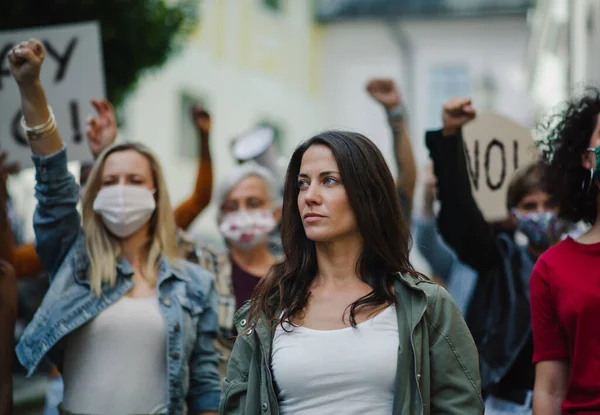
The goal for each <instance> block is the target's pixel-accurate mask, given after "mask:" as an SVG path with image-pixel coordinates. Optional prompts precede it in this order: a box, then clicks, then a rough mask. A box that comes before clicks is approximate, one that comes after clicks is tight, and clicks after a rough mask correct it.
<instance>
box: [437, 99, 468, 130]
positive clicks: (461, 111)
mask: <svg viewBox="0 0 600 415" xmlns="http://www.w3.org/2000/svg"><path fill="white" fill-rule="evenodd" d="M475 115H476V113H475V108H473V105H472V103H471V98H465V97H454V98H450V99H449V100H447V101H446V102H445V103H444V109H443V111H442V120H443V121H444V129H443V133H444V135H454V134H456V133H458V130H460V128H461V127H462V126H463V125H465V124H466V123H467V122H469V121H471V120H472V119H473V118H475Z"/></svg>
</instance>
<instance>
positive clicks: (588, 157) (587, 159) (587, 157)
mask: <svg viewBox="0 0 600 415" xmlns="http://www.w3.org/2000/svg"><path fill="white" fill-rule="evenodd" d="M595 157H596V153H593V152H591V151H585V152H583V153H582V154H581V166H582V167H583V168H584V169H586V170H590V169H593V168H594V167H596V163H595V162H596V160H595ZM593 159H594V160H593Z"/></svg>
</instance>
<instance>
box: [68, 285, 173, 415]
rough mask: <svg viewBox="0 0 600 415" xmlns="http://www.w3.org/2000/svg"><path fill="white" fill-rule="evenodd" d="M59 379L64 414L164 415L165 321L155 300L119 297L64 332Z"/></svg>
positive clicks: (150, 298) (165, 387)
mask: <svg viewBox="0 0 600 415" xmlns="http://www.w3.org/2000/svg"><path fill="white" fill-rule="evenodd" d="M63 379H64V382H65V388H64V390H65V393H64V400H63V407H64V409H66V410H67V411H70V412H74V413H84V414H114V415H123V414H155V413H166V409H167V405H168V390H167V324H166V321H165V320H164V318H163V316H162V314H161V312H160V308H159V304H158V298H157V297H156V296H154V297H147V298H129V297H123V298H121V299H120V300H119V301H117V302H116V303H114V304H113V305H111V306H109V307H108V308H107V309H106V310H104V311H102V312H101V313H100V314H98V316H96V317H95V318H94V319H93V320H91V321H90V322H89V323H87V324H85V325H84V326H82V327H81V328H79V329H77V330H76V331H74V332H73V333H71V334H69V335H68V336H67V339H66V346H65V358H64V367H63Z"/></svg>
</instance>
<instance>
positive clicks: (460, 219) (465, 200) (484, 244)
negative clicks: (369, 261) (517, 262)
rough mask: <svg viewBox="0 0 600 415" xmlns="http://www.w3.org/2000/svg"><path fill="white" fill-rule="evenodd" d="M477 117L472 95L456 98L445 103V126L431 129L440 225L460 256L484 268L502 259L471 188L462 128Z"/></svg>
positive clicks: (428, 136) (429, 141) (428, 138)
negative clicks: (470, 97) (471, 98)
mask: <svg viewBox="0 0 600 415" xmlns="http://www.w3.org/2000/svg"><path fill="white" fill-rule="evenodd" d="M474 117H475V110H474V109H473V107H472V106H471V100H470V99H468V98H453V99H450V100H448V101H447V102H446V103H445V104H444V110H443V118H444V129H443V130H441V131H428V132H427V134H426V138H425V141H426V144H427V148H428V149H429V152H430V156H431V159H432V161H433V168H434V173H435V176H436V177H437V180H438V200H439V201H440V205H441V209H440V212H439V214H438V229H439V231H440V233H441V235H442V237H443V238H444V240H445V241H446V242H447V243H448V245H450V247H451V248H452V249H453V250H454V252H456V254H457V255H458V257H459V259H460V260H461V261H462V262H464V263H465V264H467V265H470V266H471V267H473V268H474V269H475V270H477V271H479V272H482V271H486V270H488V269H489V268H491V267H493V266H494V265H495V264H496V263H497V261H498V260H499V252H498V248H497V246H496V239H495V236H494V233H493V231H492V228H491V227H490V225H489V224H488V223H487V221H486V220H485V218H484V217H483V215H482V213H481V211H480V210H479V207H478V206H477V203H476V202H475V199H474V198H473V193H472V191H471V183H470V179H469V172H468V169H467V160H466V156H465V149H464V144H463V140H462V136H461V135H460V128H461V127H462V125H464V124H465V123H466V122H468V121H470V120H472V119H473V118H474Z"/></svg>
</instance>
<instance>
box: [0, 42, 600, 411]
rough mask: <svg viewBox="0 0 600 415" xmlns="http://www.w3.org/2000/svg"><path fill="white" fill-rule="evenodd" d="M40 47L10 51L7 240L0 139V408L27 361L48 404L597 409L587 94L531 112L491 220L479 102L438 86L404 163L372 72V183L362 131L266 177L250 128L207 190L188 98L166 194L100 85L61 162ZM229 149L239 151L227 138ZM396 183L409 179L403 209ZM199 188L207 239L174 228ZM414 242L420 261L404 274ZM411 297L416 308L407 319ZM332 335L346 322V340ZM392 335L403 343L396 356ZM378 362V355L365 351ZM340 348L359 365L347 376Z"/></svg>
mask: <svg viewBox="0 0 600 415" xmlns="http://www.w3.org/2000/svg"><path fill="white" fill-rule="evenodd" d="M44 56H45V51H44V48H43V46H42V45H41V44H40V43H38V42H37V41H34V40H31V41H28V42H23V43H22V44H20V45H17V47H16V48H15V49H14V50H12V51H11V52H10V53H9V60H10V62H11V71H12V74H13V77H14V78H15V81H16V82H17V83H18V85H19V89H20V92H21V100H22V108H23V114H24V119H23V122H22V126H23V128H24V131H25V133H26V134H27V135H28V138H29V143H30V147H31V151H32V157H33V159H34V164H35V168H36V185H35V186H36V188H35V189H36V198H37V202H38V207H37V209H36V213H35V216H34V218H33V221H34V230H35V235H36V240H35V242H27V241H25V240H24V238H23V236H22V235H23V231H22V229H23V223H22V220H21V219H20V218H19V215H18V214H17V212H15V207H14V205H13V202H12V200H11V196H10V194H9V193H8V190H7V179H8V177H9V176H10V175H16V174H19V166H18V165H16V164H15V163H9V160H10V155H9V154H6V153H2V155H1V156H0V332H1V333H2V334H1V335H0V355H1V357H0V378H1V383H0V385H1V386H0V413H2V414H9V413H11V407H12V388H11V378H12V376H13V375H14V374H15V373H27V374H31V373H33V372H34V371H35V370H37V371H40V372H42V373H47V376H48V378H49V383H48V389H47V395H46V408H45V410H44V414H45V415H51V414H59V413H60V414H82V413H86V414H88V413H89V414H91V413H129V414H130V413H184V412H186V411H187V413H206V414H209V413H216V412H217V411H218V412H219V413H232V414H238V413H239V414H242V413H248V414H250V413H256V414H258V413H279V412H278V411H280V412H281V413H289V414H292V413H298V414H304V413H374V414H379V413H382V414H383V413H403V414H404V413H406V414H408V413H411V414H412V413H424V414H430V413H431V414H442V413H444V414H459V413H461V414H475V413H483V411H484V407H485V412H486V413H488V414H492V415H493V414H527V413H529V414H531V413H534V414H536V415H552V414H562V413H567V414H579V413H599V414H600V377H598V376H597V373H598V371H600V360H599V359H598V357H597V355H598V342H600V334H599V333H600V330H598V329H599V328H600V327H598V323H597V322H596V321H597V319H596V317H595V316H596V314H595V311H597V310H600V301H599V300H598V298H599V295H600V291H599V289H600V271H597V270H599V269H600V267H599V268H595V266H594V263H595V262H596V261H600V259H599V258H600V255H599V254H600V225H597V223H596V217H597V215H598V195H599V192H598V190H599V184H600V173H598V172H599V170H598V168H597V166H598V162H599V160H600V119H599V118H598V115H599V114H600V94H599V93H598V91H596V90H593V89H590V90H587V91H586V92H585V94H584V95H582V96H580V97H577V98H574V99H573V100H572V101H569V102H567V103H565V105H564V107H563V109H562V110H561V111H560V112H558V113H557V114H555V115H554V116H553V118H552V120H551V121H550V122H548V125H547V126H545V128H544V129H543V131H542V133H541V136H542V139H541V142H540V143H541V147H540V148H541V149H542V151H541V157H540V159H539V161H537V162H535V163H533V164H531V165H528V166H523V167H522V168H520V169H519V170H517V172H516V173H515V174H514V175H513V176H512V177H511V180H510V185H509V187H508V191H507V195H506V202H505V203H506V209H507V212H508V216H507V218H506V219H504V220H501V221H496V222H490V221H488V220H486V219H485V218H484V215H483V213H482V212H481V209H480V207H479V206H478V205H477V203H476V201H475V198H474V196H473V191H472V187H471V182H470V178H469V171H468V164H467V159H466V155H465V144H464V142H463V137H462V127H463V126H464V125H466V124H467V123H469V122H471V121H472V120H474V119H475V118H476V117H477V108H475V107H474V106H473V103H472V102H471V100H470V99H469V98H468V97H448V100H447V101H446V103H445V104H444V106H443V108H440V116H441V118H442V121H443V128H442V129H441V130H437V131H428V132H427V133H426V134H425V143H426V146H427V148H428V150H429V154H430V159H431V160H430V163H429V164H428V166H427V168H426V169H424V170H423V171H420V172H418V171H417V167H416V163H415V158H414V156H413V151H412V148H411V142H413V140H415V139H416V138H414V137H410V135H409V130H408V128H407V123H408V121H409V119H408V117H409V115H408V114H409V111H408V109H407V108H405V106H404V103H403V100H402V96H401V93H400V91H399V88H398V86H397V85H396V84H395V82H394V81H392V80H390V79H382V78H374V79H372V80H370V81H369V82H368V84H367V85H365V88H366V91H367V92H368V93H369V94H370V96H371V97H372V98H373V101H374V105H379V106H380V107H381V110H382V111H384V112H385V114H386V115H387V121H388V124H389V131H390V136H391V138H392V140H393V149H394V161H395V163H396V166H395V167H396V170H397V174H396V176H395V177H394V178H393V189H394V191H393V192H389V191H388V190H389V189H391V188H392V187H389V186H388V187H386V186H387V182H386V180H387V178H388V176H390V175H391V173H390V170H389V168H388V167H387V165H385V162H384V161H383V158H382V157H380V153H379V150H377V149H376V147H375V145H373V144H372V143H371V142H370V140H368V138H366V137H362V136H359V135H358V134H354V133H348V132H324V133H323V134H321V135H317V136H316V137H313V138H312V139H310V140H308V141H307V142H306V143H304V144H301V145H300V146H299V148H298V150H296V152H295V153H294V156H292V158H291V159H290V161H289V167H288V169H287V175H283V174H282V171H281V166H280V164H279V163H278V161H277V157H276V155H273V154H272V152H273V149H274V146H273V137H272V131H270V130H269V128H266V127H262V128H257V129H255V130H253V131H252V133H251V134H249V135H247V136H244V137H240V138H239V139H238V140H237V141H238V142H237V143H236V145H235V146H232V157H233V158H235V159H236V161H237V162H238V165H237V166H236V167H235V168H232V169H231V170H230V171H228V172H227V174H226V175H225V176H224V177H221V178H219V180H217V181H216V183H215V185H214V186H213V181H215V180H214V177H213V163H212V159H211V152H210V132H211V112H210V108H205V107H202V106H200V105H196V106H193V107H192V108H190V117H191V119H192V120H193V123H194V126H195V129H196V135H197V143H198V144H197V145H198V148H199V159H198V168H197V174H196V177H195V185H194V188H193V189H190V195H189V197H188V198H187V199H185V200H184V201H183V202H182V203H180V204H179V205H178V206H175V207H173V208H171V204H170V202H169V195H168V189H167V187H166V185H165V182H164V177H163V174H162V170H161V167H160V163H159V162H158V160H157V158H156V156H155V155H154V153H153V152H152V149H149V148H147V147H146V146H144V145H143V144H141V143H137V142H124V143H117V142H116V139H117V135H118V128H117V122H116V117H115V110H114V108H113V106H112V105H111V103H110V102H109V101H108V100H107V99H105V98H98V99H92V100H91V104H92V105H93V107H94V108H95V111H96V113H95V114H94V115H93V116H90V117H89V119H88V121H87V123H88V130H87V143H88V145H89V148H90V150H91V152H92V154H93V156H94V162H93V163H83V164H82V165H81V171H80V180H79V183H77V182H76V181H75V179H74V178H73V177H72V176H71V175H70V173H68V170H67V169H66V161H67V155H66V153H67V152H68V148H67V149H66V150H65V148H64V145H63V144H62V142H61V140H60V136H59V133H58V132H57V130H56V126H55V123H54V115H53V114H52V110H51V104H52V103H47V102H46V98H45V95H44V91H43V87H42V86H41V84H40V83H39V71H40V70H43V66H42V63H43V60H44ZM48 104H50V105H48ZM244 140H246V141H249V140H258V141H259V142H260V143H261V144H260V145H259V146H258V147H260V149H259V150H258V151H250V150H245V149H244V142H243V141H244ZM365 143H367V144H365ZM250 147H252V146H250ZM254 147H255V148H256V145H254ZM322 147H326V148H328V150H327V151H328V152H329V153H326V154H325V153H318V152H317V150H319V149H321V148H322ZM315 149H317V150H315ZM319 151H321V150H319ZM324 160H325V161H324ZM331 160H334V161H333V162H332V161H331ZM327 163H330V164H329V165H328V164H327ZM331 163H333V166H334V167H333V168H330V167H331ZM363 163H364V164H363ZM323 166H325V167H323ZM327 166H329V167H327ZM336 169H337V170H336ZM348 172H352V173H351V174H350V173H348ZM417 174H420V175H422V177H423V178H424V180H423V181H424V192H423V201H422V204H420V206H422V207H421V208H420V209H419V210H418V211H416V210H415V211H413V202H414V200H413V199H414V197H415V194H416V193H415V186H416V182H417ZM345 175H346V176H345ZM390 177H391V176H390ZM390 183H391V182H390ZM336 192H343V195H342V193H336ZM392 193H393V194H392ZM340 195H342V196H340ZM210 203H213V204H215V205H216V206H217V208H218V209H217V213H216V216H215V217H214V221H215V222H216V223H217V225H218V229H219V231H220V234H221V236H222V238H223V241H224V246H225V249H223V248H222V247H217V246H211V245H210V244H207V243H206V242H202V241H203V240H204V239H203V238H201V237H200V236H199V235H196V234H194V233H190V232H189V227H190V225H191V224H192V223H193V222H194V220H195V219H196V218H197V217H198V216H199V215H201V214H203V211H204V210H205V208H206V207H207V206H208V205H209V204H210ZM396 206H397V207H398V210H395V209H396ZM386 209H387V210H386ZM395 212H401V213H398V216H395V215H396V213H395ZM301 215H302V218H301V219H298V220H295V217H296V216H297V217H298V218H300V216H301ZM323 223H324V224H323ZM369 228H370V229H369ZM409 231H410V232H409ZM354 234H356V235H358V236H357V239H356V240H355V239H352V241H353V242H348V241H350V239H349V236H348V235H354ZM307 241H308V242H307ZM340 241H344V242H343V244H342V242H340ZM356 241H359V242H356ZM389 241H396V242H394V243H398V245H394V244H393V243H392V242H389ZM397 241H400V242H397ZM411 241H414V245H412V247H411ZM357 244H358V245H357ZM357 246H358V247H357ZM340 247H341V248H340ZM404 247H406V249H405V248H404ZM411 248H412V249H417V250H419V252H420V253H421V254H422V256H423V257H424V258H425V259H426V261H427V263H428V265H429V267H430V269H431V275H429V276H424V275H422V274H421V273H419V272H417V271H416V270H414V269H413V268H412V266H411V265H410V262H409V261H408V254H409V250H410V249H411ZM405 251H406V252H405ZM350 252H356V255H355V256H348V255H350ZM181 258H183V259H184V260H185V261H183V265H177V264H178V262H177V261H180V259H181ZM349 258H350V259H349ZM355 271H356V272H355ZM327 273H329V274H331V275H338V274H341V275H345V274H353V275H354V274H356V279H352V280H346V279H344V278H346V277H344V278H342V277H339V278H338V279H337V280H336V279H335V277H327V275H329V274H327ZM397 273H400V274H401V276H398V277H395V276H394V275H395V274H397ZM298 275H303V277H302V278H300V277H298ZM328 278H330V279H328ZM395 278H396V279H395ZM399 279H404V280H406V281H404V280H403V281H404V282H399ZM331 281H333V282H331ZM336 281H337V282H336ZM423 281H424V282H423ZM431 281H432V282H433V284H431ZM336 283H337V284H338V285H335V284H336ZM328 284H331V285H328ZM344 284H345V285H344ZM398 284H400V285H398ZM423 284H425V288H423ZM429 284H431V285H432V287H435V289H436V290H437V289H438V287H443V288H440V290H442V291H439V292H438V291H435V293H433V292H434V291H432V290H433V288H429ZM404 285H406V286H410V288H409V289H407V290H406V291H407V294H403V293H404V289H401V288H400V287H401V286H402V287H403V286H404ZM328 287H334V288H332V289H331V290H329V289H328ZM342 287H345V288H342ZM351 288H352V289H351ZM446 291H447V293H448V294H449V296H448V298H446V297H445V296H446V294H445V293H446ZM411 293H412V294H411ZM415 293H424V294H423V295H424V296H425V297H424V298H427V300H428V301H429V303H427V302H426V303H425V309H424V310H423V312H422V313H420V311H419V310H420V309H419V308H418V304H420V303H419V301H420V300H421V298H420V297H418V295H417V294H415ZM432 293H433V294H432ZM403 295H405V296H404V297H403ZM413 295H414V296H413ZM419 295H420V294H419ZM450 298H451V299H450ZM146 300H147V301H146ZM249 300H252V301H251V302H249ZM408 303H410V305H409V304H408ZM438 303H439V306H438V308H436V306H437V304H438ZM338 305H339V307H338ZM390 305H391V306H393V308H394V309H395V310H396V313H389V316H391V317H389V318H391V322H392V325H393V330H394V333H395V334H394V335H393V336H392V337H395V338H396V339H395V343H390V344H392V345H393V347H392V351H391V354H389V353H388V354H386V353H387V352H389V350H388V349H385V348H383V349H378V348H377V347H376V346H378V345H379V344H385V343H386V342H388V341H390V340H389V337H382V336H384V334H385V335H389V332H388V331H387V330H390V328H389V327H388V326H386V324H388V323H389V321H388V314H386V313H388V311H387V310H388V306H390ZM442 306H443V307H445V308H442ZM409 307H412V308H409ZM240 309H241V310H240ZM238 310H239V311H238ZM270 310H271V311H270ZM402 310H404V311H402ZM407 310H409V311H407ZM236 312H237V313H236ZM340 316H341V319H340ZM397 316H398V317H397ZM403 316H405V317H403ZM396 320H397V321H398V326H396V323H395V321H396ZM340 321H341V322H340ZM367 322H373V323H372V324H371V325H369V326H367V325H366V323H367ZM375 323H377V324H375ZM348 327H352V328H353V329H352V330H355V331H357V332H359V333H365V334H364V335H362V336H360V335H357V337H352V335H350V334H344V335H346V336H348V337H343V336H342V332H339V330H345V328H348ZM109 328H110V329H109ZM302 328H304V329H306V332H305V331H303V330H301V329H302ZM271 329H272V330H271ZM311 330H312V331H319V330H321V331H327V330H330V331H331V333H336V335H337V334H339V337H334V336H333V335H332V336H331V337H330V338H328V339H327V340H318V339H322V337H319V336H318V335H315V333H312V332H311ZM404 330H406V333H409V334H408V335H406V336H404V335H403V333H404ZM253 332H255V333H253ZM288 332H289V333H296V332H297V336H293V335H291V336H287V335H286V334H287V333H288ZM425 333H428V334H425ZM319 334H323V333H319ZM313 336H314V337H313ZM398 337H399V340H398ZM265 339H266V340H265ZM407 339H408V340H407ZM415 339H418V341H419V345H417V346H416V345H415V341H416V340H415ZM323 341H326V343H320V342H323ZM404 341H407V343H406V344H405V343H403V342H404ZM361 342H364V343H361ZM398 342H399V343H398ZM442 343H443V344H442ZM352 344H355V347H354V346H352ZM323 345H327V346H323ZM15 346H16V351H15ZM359 346H360V347H361V348H363V349H362V350H364V352H363V353H359V355H352V357H349V356H348V360H344V359H343V358H345V356H344V355H345V354H346V352H345V351H344V349H346V348H348V349H350V350H355V348H356V347H359ZM404 347H409V348H410V349H411V350H412V354H411V356H412V357H409V356H408V355H407V354H406V353H400V352H397V351H398V350H401V349H403V348H404ZM324 349H330V351H331V350H333V351H334V353H333V355H332V354H331V353H325V351H324ZM425 351H427V352H425ZM348 354H350V352H348ZM165 356H166V358H165ZM340 356H341V357H340ZM391 356H393V359H394V364H390V362H389V361H387V360H386V361H385V364H382V363H381V362H380V360H382V359H388V358H392V357H391ZM425 356H427V357H425ZM311 357H312V358H314V359H315V360H316V363H315V362H312V360H311ZM338 357H339V358H340V359H342V360H340V362H341V363H339V364H337V365H336V364H335V362H337V360H336V359H337V358H338ZM328 359H330V360H328ZM369 359H370V360H369ZM378 359H379V360H378ZM406 359H409V361H408V366H406V368H405V367H404V366H402V364H407V363H406ZM331 361H333V363H330V362H331ZM351 361H352V362H354V363H355V364H356V367H357V368H358V369H360V370H361V371H362V372H360V373H365V376H364V378H360V379H358V378H357V379H355V378H353V374H354V372H352V371H350V370H349V369H347V365H348V364H349V363H348V362H351ZM396 361H397V363H396ZM290 362H293V363H294V364H293V365H292V364H291V363H290ZM402 362H403V363H402ZM370 367H374V369H373V368H372V369H369V368H370ZM390 367H391V368H392V369H393V373H391V374H388V372H387V370H389V368H390ZM396 367H397V368H398V369H396ZM400 368H405V369H406V372H400V370H401V369H400ZM358 369H357V370H358ZM304 372H306V374H304ZM371 372H373V373H371ZM388 375H389V376H388ZM400 378H408V380H406V381H404V382H408V383H407V384H406V383H402V382H401V381H400V380H399V379H400ZM318 379H325V380H327V382H325V381H324V382H318V381H317V380H318ZM311 382H315V385H319V386H318V387H316V386H315V387H313V388H311V387H308V386H306V383H311ZM386 382H387V383H386ZM400 384H402V385H404V387H405V388H406V390H402V391H398V390H397V388H398V385H400ZM344 388H345V389H348V391H350V393H352V394H353V395H354V396H360V397H362V400H361V401H360V402H359V403H356V405H358V406H357V408H359V409H356V408H354V409H352V410H351V409H350V407H349V406H346V407H345V406H344V405H355V403H352V402H354V401H352V400H350V401H348V400H346V398H345V397H344V396H345V395H343V394H339V393H338V389H344ZM271 389H273V391H272V392H271ZM388 389H389V390H388ZM123 390H126V391H127V392H126V393H120V391H123ZM327 397H329V399H330V401H333V402H334V403H331V402H327V403H323V402H324V400H327ZM349 402H350V403H349ZM332 405H333V406H332ZM336 405H337V406H336ZM278 407H279V409H277V408H278ZM344 408H346V409H344ZM365 408H372V409H371V410H367V412H353V411H355V410H360V411H364V410H365ZM331 411H333V412H331ZM335 411H345V412H335ZM419 411H420V412H419Z"/></svg>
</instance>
